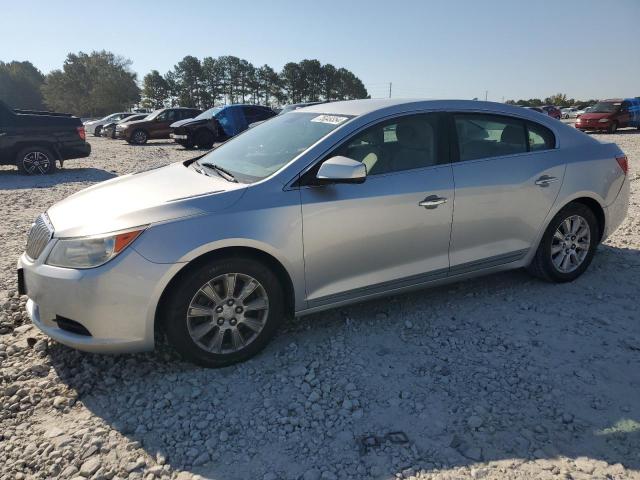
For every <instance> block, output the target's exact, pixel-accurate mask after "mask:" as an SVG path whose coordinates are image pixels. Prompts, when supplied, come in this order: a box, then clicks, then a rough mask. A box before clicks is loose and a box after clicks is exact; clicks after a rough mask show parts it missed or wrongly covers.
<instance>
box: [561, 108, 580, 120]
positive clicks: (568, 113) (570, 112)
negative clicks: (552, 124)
mask: <svg viewBox="0 0 640 480" xmlns="http://www.w3.org/2000/svg"><path fill="white" fill-rule="evenodd" d="M577 111H578V109H577V108H575V107H566V108H561V109H560V112H561V114H562V118H575V117H576V115H577V113H576V112H577Z"/></svg>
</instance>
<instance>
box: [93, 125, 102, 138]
mask: <svg viewBox="0 0 640 480" xmlns="http://www.w3.org/2000/svg"><path fill="white" fill-rule="evenodd" d="M101 133H102V127H96V128H95V129H94V130H93V136H94V137H99V136H100V134H101Z"/></svg>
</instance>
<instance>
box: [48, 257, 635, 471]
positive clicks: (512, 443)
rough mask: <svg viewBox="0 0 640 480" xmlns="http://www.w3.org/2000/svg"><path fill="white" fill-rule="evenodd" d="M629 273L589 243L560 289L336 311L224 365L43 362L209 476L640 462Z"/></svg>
mask: <svg viewBox="0 0 640 480" xmlns="http://www.w3.org/2000/svg"><path fill="white" fill-rule="evenodd" d="M639 274H640V251H638V250H632V249H620V248H613V247H601V250H600V253H599V255H597V256H596V261H594V264H593V265H592V267H591V269H590V270H589V271H588V272H587V273H586V274H585V275H584V276H583V277H581V278H580V279H579V280H578V281H576V282H573V283H571V284H563V285H551V284H547V283H543V282H539V281H537V280H533V279H531V278H530V277H529V276H528V275H527V274H525V273H524V272H521V271H515V272H508V273H503V274H497V275H493V276H489V277H484V278H480V279H475V280H469V281H465V282H461V283H458V284H454V285H449V286H445V287H439V288H434V289H431V290H423V291H419V292H416V293H412V294H406V295H399V296H395V297H390V298H387V299H382V300H377V301H373V302H367V303H364V304H360V305H355V306H352V307H349V308H343V309H336V310H332V311H329V312H326V313H323V314H316V315H312V316H309V317H304V318H302V319H298V320H291V321H289V322H287V324H286V325H285V327H284V329H283V331H282V333H281V334H280V335H278V337H277V338H276V339H274V341H273V342H272V343H271V344H270V345H269V346H268V347H267V349H266V350H265V351H264V352H263V353H262V354H261V355H259V356H258V357H257V358H254V359H252V360H249V361H248V362H246V363H244V364H241V365H236V366H233V367H228V368H224V369H219V370H206V369H202V368H198V367H194V366H192V365H190V364H186V363H184V362H181V361H180V360H178V359H177V358H175V356H174V354H173V353H172V352H171V351H170V350H168V349H165V348H161V349H160V350H159V351H158V352H157V353H154V354H145V355H120V356H99V355H89V354H83V353H80V352H76V351H73V350H71V349H67V348H65V347H62V346H59V345H54V346H52V347H51V348H50V357H51V361H52V364H53V366H54V368H55V369H56V370H57V373H58V375H59V376H60V377H61V378H62V380H63V381H64V382H66V383H67V384H68V385H69V386H70V387H71V388H73V389H75V390H76V391H77V392H78V394H79V398H78V401H79V402H80V403H81V404H83V405H84V406H86V407H87V408H88V409H89V410H90V411H91V412H92V413H93V414H94V415H96V416H98V417H100V418H101V419H103V420H104V421H105V422H106V423H107V424H109V425H110V426H111V427H112V428H113V429H115V430H117V431H119V432H120V433H121V434H123V435H125V436H127V437H129V438H130V439H132V440H137V441H139V442H140V443H141V445H142V448H144V449H145V450H146V451H147V452H148V453H149V454H150V455H152V456H157V455H162V456H163V457H166V459H167V462H168V463H169V464H170V465H171V466H172V467H173V468H176V469H185V470H190V471H192V472H194V473H200V474H202V475H205V476H207V477H212V478H225V479H236V478H237V479H246V478H262V475H264V474H265V473H266V472H272V473H274V472H275V474H276V476H275V477H273V478H286V479H298V478H302V476H303V475H304V474H305V472H308V471H310V469H312V468H317V467H316V466H318V465H323V466H324V467H322V468H321V470H324V469H327V470H329V471H331V472H333V473H334V474H335V475H336V476H337V478H346V477H350V478H358V479H360V478H390V477H392V476H393V474H395V473H397V472H402V471H403V470H404V469H406V468H407V467H408V466H411V467H413V468H414V469H415V468H421V469H424V470H426V471H433V470H444V469H451V468H456V467H460V466H470V465H472V464H474V463H476V462H480V461H485V462H486V461H493V460H508V459H514V462H517V460H516V459H525V460H526V459H553V458H556V457H558V456H565V457H569V458H570V459H578V458H579V457H586V458H582V459H580V460H579V462H581V464H580V466H578V468H579V469H580V470H582V471H583V472H587V475H591V474H593V475H596V476H597V475H598V474H599V473H602V472H605V471H606V472H609V473H610V471H609V470H606V468H615V467H607V466H606V464H604V463H603V462H602V461H604V462H607V463H608V464H616V463H622V464H623V465H624V466H625V467H626V468H627V469H639V468H640V456H639V455H638V452H639V451H640V395H638V391H639V389H640V377H639V376H638V371H639V367H640V328H639V326H638V310H637V306H636V303H637V293H638V278H639ZM74 408H75V407H74ZM68 415H74V413H73V409H72V410H71V412H70V413H68ZM393 432H402V434H399V433H396V434H394V433H393ZM577 464H578V462H576V465H577ZM549 468H551V467H549ZM553 468H557V467H553ZM603 469H605V470H603ZM539 472H541V470H539V471H538V473H539ZM315 473H316V472H314V473H313V475H311V474H310V475H309V476H308V477H305V478H319V473H318V476H314V475H315ZM601 476H602V477H604V476H605V475H604V474H603V475H601ZM533 477H536V478H539V477H537V475H535V474H532V478H533ZM265 478H266V477H265ZM323 478H324V477H323ZM327 478H333V477H329V476H327Z"/></svg>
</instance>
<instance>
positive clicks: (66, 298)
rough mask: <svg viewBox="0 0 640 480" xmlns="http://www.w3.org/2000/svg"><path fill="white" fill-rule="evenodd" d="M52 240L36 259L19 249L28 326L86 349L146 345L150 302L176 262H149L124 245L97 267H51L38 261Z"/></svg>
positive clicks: (152, 317)
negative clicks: (73, 327) (71, 325)
mask: <svg viewBox="0 0 640 480" xmlns="http://www.w3.org/2000/svg"><path fill="white" fill-rule="evenodd" d="M54 243H55V240H54V241H51V242H50V244H49V245H48V246H47V248H46V249H45V250H44V252H42V254H41V255H40V257H39V260H36V261H32V260H31V259H29V258H28V257H27V256H26V254H25V255H22V257H20V260H19V261H18V269H22V275H23V278H24V280H23V283H24V288H25V289H26V294H27V296H28V298H29V300H28V302H27V312H28V314H29V317H30V318H31V321H32V322H33V323H34V325H36V326H37V327H38V328H39V329H40V330H42V331H43V332H44V333H45V334H47V335H48V336H50V337H51V338H53V339H54V340H56V341H58V342H60V343H62V344H65V345H68V346H70V347H73V348H77V349H79V350H84V351H88V352H104V353H123V352H139V351H145V350H152V349H153V347H154V323H155V311H156V306H157V303H158V301H159V298H160V295H161V293H162V291H163V290H164V287H165V286H166V284H167V283H168V281H169V279H170V278H171V277H172V276H173V275H174V274H175V272H176V271H177V268H176V267H178V266H179V265H176V264H158V263H152V262H149V261H148V260H146V259H145V258H144V257H142V256H141V255H140V254H138V253H137V252H136V251H135V250H134V249H133V248H131V247H129V248H128V249H127V250H125V251H124V252H123V253H122V254H120V255H119V256H118V257H116V258H115V259H113V260H112V261H110V262H108V263H106V264H105V265H102V266H101V267H97V268H92V269H86V270H77V269H70V268H60V267H53V266H50V265H45V264H44V263H43V262H44V259H46V258H47V255H48V254H49V252H50V251H51V248H52V247H53V244H54ZM61 319H65V320H66V319H68V320H72V321H73V322H77V323H79V324H80V325H82V327H84V328H85V329H86V330H88V332H89V334H90V335H83V334H79V333H74V332H73V331H70V330H69V329H68V328H62V327H64V323H62V322H61V323H58V321H60V320H61ZM57 320H58V321H57Z"/></svg>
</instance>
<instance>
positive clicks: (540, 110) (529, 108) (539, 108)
mask: <svg viewBox="0 0 640 480" xmlns="http://www.w3.org/2000/svg"><path fill="white" fill-rule="evenodd" d="M524 108H526V109H527V110H533V111H534V112H538V113H541V114H543V115H547V112H545V111H544V110H543V109H542V107H524ZM547 116H548V115H547Z"/></svg>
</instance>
